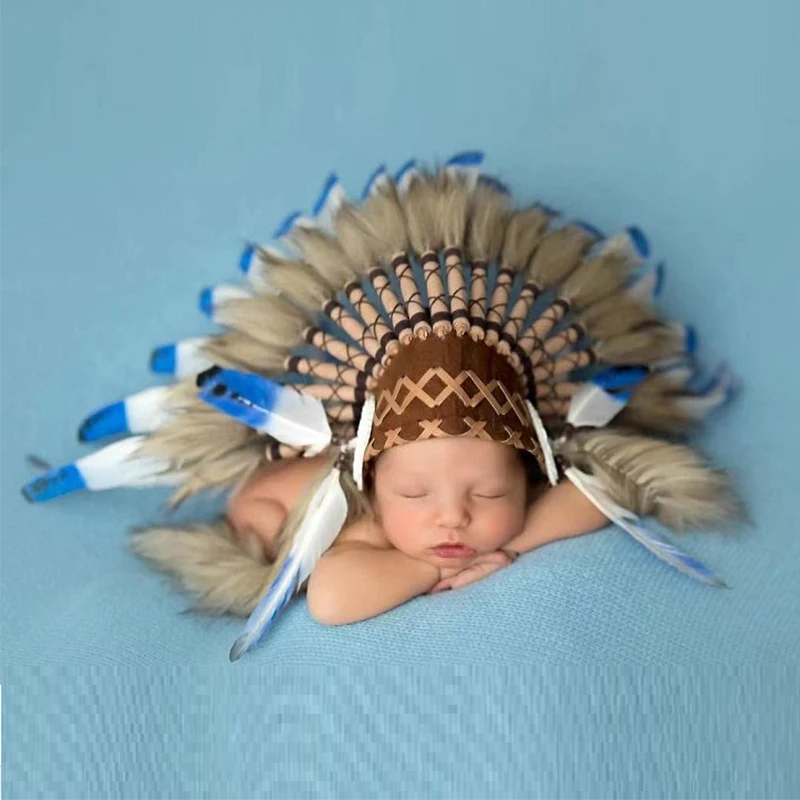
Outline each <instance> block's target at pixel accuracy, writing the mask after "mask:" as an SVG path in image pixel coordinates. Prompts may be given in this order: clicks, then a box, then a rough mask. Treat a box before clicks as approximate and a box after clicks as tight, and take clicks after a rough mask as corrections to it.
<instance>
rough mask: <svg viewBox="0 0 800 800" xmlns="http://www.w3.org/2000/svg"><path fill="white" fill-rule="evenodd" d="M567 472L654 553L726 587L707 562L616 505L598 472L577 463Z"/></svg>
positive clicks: (595, 502) (599, 506) (610, 516)
mask: <svg viewBox="0 0 800 800" xmlns="http://www.w3.org/2000/svg"><path fill="white" fill-rule="evenodd" d="M565 475H566V476H567V478H568V479H569V480H570V481H571V482H572V483H573V484H574V485H575V487H576V488H577V489H578V490H579V491H580V492H581V493H582V494H583V495H584V496H585V497H586V498H587V499H588V500H589V501H590V502H591V503H592V504H593V505H594V506H595V507H596V508H597V509H599V510H600V512H601V513H602V514H604V515H605V516H606V517H607V518H608V519H609V520H611V522H613V523H614V524H615V525H618V526H619V527H620V528H622V530H624V531H625V532H626V533H628V534H630V535H631V536H632V537H633V538H634V539H636V541H637V542H639V544H641V545H644V547H646V548H647V549H648V550H649V551H650V552H651V553H653V555H655V556H656V557H658V558H659V559H661V560H662V561H664V562H666V563H667V564H669V565H670V566H672V567H675V569H677V570H679V571H680V572H683V573H684V575H689V577H691V578H694V579H695V580H698V581H701V582H702V583H708V584H710V585H712V586H719V587H727V584H726V583H725V582H724V581H723V580H721V579H720V578H718V577H717V576H716V575H714V574H713V573H712V572H711V570H709V569H708V567H706V566H705V564H703V563H702V562H700V561H698V560H697V559H696V558H693V557H692V556H690V555H688V554H687V553H684V552H683V551H682V550H681V549H680V548H678V547H676V546H675V545H674V544H672V542H670V541H668V540H667V539H666V538H665V537H663V536H661V535H660V534H658V533H656V532H655V531H651V530H648V529H647V528H645V527H643V526H642V525H640V524H638V523H640V521H641V520H640V519H639V517H638V516H637V515H636V514H634V513H633V512H632V511H629V510H628V509H627V508H623V507H622V506H620V505H617V504H616V503H615V502H614V501H613V500H612V499H611V498H610V497H609V496H608V495H607V494H606V492H605V490H604V489H603V485H602V484H601V483H600V481H599V480H598V479H597V478H596V477H595V476H593V475H587V474H586V473H585V472H582V471H581V470H579V469H576V468H575V467H568V468H567V469H566V470H565Z"/></svg>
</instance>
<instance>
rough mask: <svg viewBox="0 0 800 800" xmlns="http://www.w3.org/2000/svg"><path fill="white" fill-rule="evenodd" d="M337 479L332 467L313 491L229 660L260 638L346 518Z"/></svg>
mask: <svg viewBox="0 0 800 800" xmlns="http://www.w3.org/2000/svg"><path fill="white" fill-rule="evenodd" d="M340 479H341V472H340V471H339V469H338V468H336V467H334V468H333V469H332V470H331V471H330V473H328V475H327V476H326V477H325V478H324V479H323V481H322V483H321V484H320V485H319V487H318V488H317V489H316V491H315V492H314V495H313V497H312V498H311V502H310V504H309V506H308V510H307V511H306V513H305V516H304V517H303V521H302V522H301V524H300V527H299V529H298V531H297V533H296V535H295V537H294V544H293V545H292V548H291V550H290V552H289V554H288V557H287V558H286V561H285V562H284V564H283V566H282V567H281V570H280V572H279V573H278V576H277V577H276V578H275V581H274V582H273V583H272V585H271V586H270V588H269V589H268V590H267V593H266V594H265V595H264V597H263V598H262V599H261V601H260V602H259V604H258V606H256V609H255V611H253V613H252V614H251V615H250V618H249V619H248V620H247V624H246V625H245V628H244V631H243V632H242V634H241V635H240V636H239V637H238V638H237V639H236V641H235V642H234V644H233V647H232V648H231V652H230V660H231V661H236V660H237V659H238V658H241V656H242V655H244V653H246V652H247V651H248V650H249V649H250V648H251V647H253V646H254V645H255V644H257V643H258V642H259V641H260V640H261V639H262V638H263V636H264V634H265V633H266V632H267V629H268V628H269V626H270V625H271V624H272V622H273V621H274V620H275V619H276V618H277V616H278V615H279V614H280V613H281V611H282V610H283V609H284V608H286V606H287V605H288V603H289V601H290V600H291V599H292V598H293V597H294V596H295V594H296V593H297V592H298V590H299V588H300V586H301V585H302V583H303V582H304V581H305V580H306V578H308V577H309V576H310V575H311V572H312V570H313V569H314V567H315V565H316V564H317V562H318V561H319V559H320V558H321V557H322V555H323V553H324V552H325V551H326V550H328V548H330V546H331V545H332V544H333V542H334V541H335V540H336V537H337V536H338V535H339V531H340V530H341V529H342V526H343V525H344V523H345V520H346V519H347V498H346V496H345V493H344V490H343V489H342V485H341V480H340Z"/></svg>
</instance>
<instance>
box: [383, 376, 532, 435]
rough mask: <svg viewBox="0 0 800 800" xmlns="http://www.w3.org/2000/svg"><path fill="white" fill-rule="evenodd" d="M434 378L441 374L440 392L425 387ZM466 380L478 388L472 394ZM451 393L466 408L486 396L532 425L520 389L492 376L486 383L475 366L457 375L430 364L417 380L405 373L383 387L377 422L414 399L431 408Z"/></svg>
mask: <svg viewBox="0 0 800 800" xmlns="http://www.w3.org/2000/svg"><path fill="white" fill-rule="evenodd" d="M434 378H438V379H439V380H440V381H441V382H442V383H443V384H444V387H443V388H442V390H441V391H440V392H439V393H438V394H436V395H431V394H429V393H428V392H427V391H426V389H425V387H426V386H427V385H428V384H429V383H430V382H431V380H433V379H434ZM467 381H470V382H471V384H472V387H473V388H474V389H475V390H476V391H475V392H474V393H473V394H470V393H469V392H468V391H467V388H465V386H464V384H465V383H467ZM404 388H405V389H406V390H407V391H406V394H405V396H404V397H403V398H402V400H401V399H400V396H401V394H402V392H403V389H404ZM497 391H499V393H500V394H501V395H502V399H500V400H498V398H497V396H496V395H495V392H497ZM451 394H455V395H457V396H458V397H459V399H460V400H461V402H462V403H463V404H464V405H465V406H466V407H467V408H475V406H477V405H478V404H479V403H481V402H483V401H484V400H485V401H487V402H488V403H489V404H490V405H491V406H492V408H493V409H494V411H495V413H496V414H499V415H503V414H507V413H508V412H509V411H514V413H515V414H516V415H517V418H518V419H519V421H520V423H521V424H522V425H524V426H525V427H530V420H529V418H528V409H527V408H526V406H525V401H524V399H523V398H522V397H521V396H520V394H519V393H518V392H512V393H510V392H509V391H508V389H506V387H505V386H504V385H503V384H502V383H499V382H498V381H496V380H492V381H490V382H489V383H488V384H487V383H484V382H483V381H482V380H481V379H480V378H479V377H478V375H477V374H476V373H474V372H473V371H472V370H464V371H463V372H462V373H460V374H459V375H458V377H456V378H454V377H453V376H452V375H450V373H448V372H447V371H446V370H445V369H444V368H443V367H431V368H430V369H429V370H428V371H427V372H426V373H425V374H424V375H423V376H422V377H421V378H420V379H419V381H418V382H416V383H415V382H414V381H412V380H411V379H410V378H409V377H408V376H406V375H404V376H403V377H402V378H400V379H399V380H398V381H397V383H396V384H395V387H394V390H393V391H390V390H389V389H384V391H382V392H381V394H380V396H379V397H378V402H377V403H376V408H375V422H376V424H380V423H382V422H383V420H384V419H385V418H386V415H387V414H388V413H389V412H390V411H394V412H395V414H403V413H404V412H405V410H406V409H407V408H408V406H409V405H411V403H412V402H413V401H414V400H415V399H416V400H419V401H420V402H422V403H424V404H425V405H426V406H427V407H428V408H436V407H437V406H439V405H441V403H442V402H443V401H444V400H446V399H447V398H448V397H449V396H450V395H451Z"/></svg>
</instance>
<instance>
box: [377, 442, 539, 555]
mask: <svg viewBox="0 0 800 800" xmlns="http://www.w3.org/2000/svg"><path fill="white" fill-rule="evenodd" d="M526 492H527V486H526V474H525V468H524V466H523V464H522V460H521V458H520V456H519V454H518V453H517V451H516V450H515V449H514V448H513V447H510V446H508V445H503V444H498V443H497V442H487V441H483V440H480V439H470V438H466V437H452V438H444V439H428V440H426V441H422V442H414V443H412V444H405V445H401V446H398V447H393V448H391V449H390V450H387V451H386V452H384V453H383V454H381V456H380V457H379V458H378V460H377V463H376V465H375V491H374V500H373V505H374V508H375V512H376V514H377V517H378V521H379V523H380V525H381V528H382V529H383V531H384V533H385V535H386V537H387V538H388V539H389V542H390V543H391V544H392V545H393V546H394V547H396V548H397V549H398V550H401V551H402V552H404V553H407V554H408V555H410V556H413V557H414V558H418V559H421V560H423V561H427V562H429V563H431V564H435V565H437V566H450V567H457V566H459V565H460V564H465V563H467V562H468V561H470V560H471V559H473V558H474V557H475V556H476V555H480V554H482V553H489V552H492V551H494V550H498V549H499V548H501V547H503V545H505V544H506V543H507V542H509V541H510V540H511V539H513V538H514V537H515V536H516V535H517V534H519V533H520V532H521V530H522V526H523V523H524V521H525V511H526V498H527V495H526ZM440 544H463V545H466V546H467V547H469V548H471V549H472V552H469V553H465V554H463V555H461V556H459V557H455V558H454V557H446V556H443V555H438V554H437V553H435V552H434V549H433V548H435V547H436V546H437V545H440Z"/></svg>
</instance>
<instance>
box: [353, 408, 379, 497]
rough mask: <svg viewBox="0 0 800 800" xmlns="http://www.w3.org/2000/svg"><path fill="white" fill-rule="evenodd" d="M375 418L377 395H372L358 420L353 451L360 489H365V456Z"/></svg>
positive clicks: (354, 466)
mask: <svg viewBox="0 0 800 800" xmlns="http://www.w3.org/2000/svg"><path fill="white" fill-rule="evenodd" d="M374 419H375V395H372V394H371V395H370V396H369V397H368V398H367V399H366V400H365V401H364V406H363V407H362V409H361V419H360V420H359V421H358V431H357V432H356V440H355V450H354V452H353V478H354V479H355V482H356V486H358V488H359V490H360V491H362V492H363V491H364V456H365V454H366V452H367V445H369V437H370V436H371V435H372V422H373V420H374Z"/></svg>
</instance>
